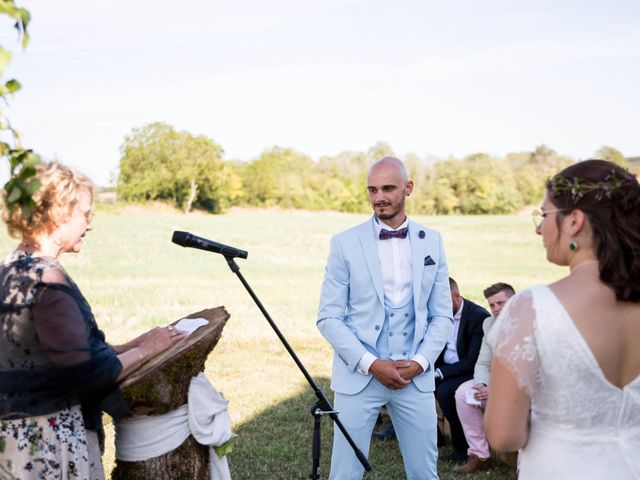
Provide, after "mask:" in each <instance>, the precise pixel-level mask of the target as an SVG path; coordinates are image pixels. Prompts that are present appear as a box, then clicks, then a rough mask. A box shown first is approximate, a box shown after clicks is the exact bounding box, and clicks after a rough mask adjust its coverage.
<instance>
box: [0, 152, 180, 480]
mask: <svg viewBox="0 0 640 480" xmlns="http://www.w3.org/2000/svg"><path fill="white" fill-rule="evenodd" d="M35 179H36V180H37V181H38V182H40V186H39V188H38V189H37V191H36V192H35V193H34V194H33V196H32V200H33V203H31V202H29V201H28V200H27V201H25V202H22V203H20V202H18V203H13V204H11V205H8V203H9V202H7V201H6V198H7V195H6V192H3V193H4V195H3V219H4V221H5V223H6V225H7V229H8V231H9V234H10V235H11V236H13V237H15V238H19V239H20V243H19V244H18V246H17V248H16V249H15V250H14V251H13V252H12V253H10V254H9V256H8V257H7V258H6V259H5V260H4V262H3V263H1V264H0V477H2V478H5V477H9V478H14V477H16V478H20V479H36V478H38V479H40V478H65V479H66V478H69V479H87V478H90V479H92V480H93V479H102V478H104V473H103V468H102V463H101V460H100V446H99V445H100V444H101V443H102V440H103V438H104V434H103V430H102V420H101V418H102V410H101V407H100V404H101V403H102V402H103V400H104V399H105V397H106V396H108V395H109V394H111V393H112V392H113V391H115V390H116V389H117V384H118V382H119V381H120V380H122V379H123V378H124V377H126V376H127V375H128V374H130V373H131V372H133V371H134V370H136V369H137V368H139V367H140V366H141V365H142V364H143V363H144V362H145V361H146V360H147V359H149V358H151V357H153V356H154V355H156V354H157V353H159V352H161V351H163V350H165V349H166V348H168V347H169V346H171V345H172V344H173V343H175V342H177V341H179V340H181V339H182V338H184V334H182V333H178V332H177V331H175V330H174V329H173V328H172V327H167V328H155V329H153V330H150V331H148V332H146V333H144V334H143V335H141V336H139V337H137V338H135V339H134V340H132V341H130V342H128V343H127V344H124V345H119V346H112V345H109V344H107V343H106V341H105V336H104V334H103V333H102V332H101V331H100V329H99V328H98V325H97V324H96V321H95V320H94V317H93V314H92V313H91V308H90V306H89V304H88V303H87V300H86V299H85V298H84V296H83V295H82V293H81V292H80V289H79V288H78V286H77V285H76V284H75V283H74V281H73V280H72V279H71V277H70V276H69V274H68V273H67V272H66V271H65V270H64V268H63V267H62V265H61V264H60V263H59V261H58V259H59V257H60V255H61V254H63V253H77V252H79V251H80V249H81V248H82V246H83V243H84V240H85V236H86V234H87V233H88V232H89V231H91V228H92V227H91V219H92V217H93V210H92V205H93V185H92V183H91V181H90V180H89V179H88V178H87V177H85V176H84V175H82V174H80V173H78V172H76V171H74V170H73V169H71V168H69V167H67V166H64V165H62V164H60V163H58V162H50V163H41V164H39V165H38V166H37V167H36V174H35ZM19 181H21V180H20V179H19V177H14V178H13V179H12V180H10V182H9V184H8V187H5V188H6V190H7V191H11V189H12V188H11V187H13V186H16V185H13V184H12V182H19ZM31 181H34V179H31ZM17 186H19V187H23V188H24V187H26V185H24V184H23V185H17Z"/></svg>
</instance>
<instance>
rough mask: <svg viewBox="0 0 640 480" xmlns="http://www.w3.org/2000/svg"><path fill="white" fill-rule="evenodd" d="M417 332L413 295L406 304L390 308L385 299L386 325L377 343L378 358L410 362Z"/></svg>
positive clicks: (384, 324) (383, 326)
mask: <svg viewBox="0 0 640 480" xmlns="http://www.w3.org/2000/svg"><path fill="white" fill-rule="evenodd" d="M414 332H415V309H414V307H413V295H412V296H411V297H410V298H409V300H407V302H406V304H405V305H403V306H401V307H398V306H389V304H388V300H387V299H386V298H385V305H384V323H383V325H382V331H381V332H380V336H379V337H378V341H377V342H376V349H377V350H378V358H380V359H388V360H408V359H409V356H410V355H411V346H412V345H413V335H414Z"/></svg>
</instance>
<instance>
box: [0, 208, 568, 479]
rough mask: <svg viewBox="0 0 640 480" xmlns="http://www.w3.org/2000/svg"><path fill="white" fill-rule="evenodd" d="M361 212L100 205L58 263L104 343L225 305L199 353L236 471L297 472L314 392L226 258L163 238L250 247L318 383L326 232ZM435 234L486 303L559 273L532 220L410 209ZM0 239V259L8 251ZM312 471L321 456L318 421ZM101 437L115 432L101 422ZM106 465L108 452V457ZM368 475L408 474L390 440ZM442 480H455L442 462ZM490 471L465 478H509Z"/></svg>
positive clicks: (243, 475) (239, 475) (251, 262)
mask: <svg viewBox="0 0 640 480" xmlns="http://www.w3.org/2000/svg"><path fill="white" fill-rule="evenodd" d="M366 218H367V216H366V215H353V214H339V213H330V212H322V213H317V212H313V213H312V212H299V211H291V212H279V211H267V210H238V211H233V212H231V213H229V214H226V215H217V216H212V215H204V214H190V215H183V214H180V213H175V212H171V211H167V210H166V209H158V210H157V211H154V210H152V209H139V208H136V209H133V208H125V209H121V210H113V209H110V210H109V211H99V212H98V215H97V216H96V218H95V220H94V231H93V232H91V233H90V234H89V236H88V238H87V241H86V242H87V243H86V246H85V248H84V249H83V251H82V252H81V253H80V254H78V255H72V254H67V255H65V256H63V257H62V258H61V262H62V264H63V265H64V266H65V267H66V268H67V270H68V271H69V272H70V274H71V275H72V276H73V278H74V279H75V280H76V282H77V283H78V285H79V286H80V288H81V289H82V291H83V293H84V294H85V296H86V297H87V298H88V299H89V301H90V303H91V305H92V306H93V309H94V313H95V316H96V318H97V320H98V323H99V324H100V326H101V328H102V329H103V330H104V331H105V332H106V334H107V338H108V339H109V341H110V342H112V343H118V342H120V341H125V340H126V339H128V338H130V337H132V336H134V335H135V334H138V333H141V332H142V331H144V330H146V329H148V328H150V327H152V326H156V325H165V324H167V323H169V322H171V321H173V320H176V319H178V318H180V317H182V316H184V315H186V314H188V313H191V312H194V311H198V310H201V309H203V308H206V307H214V306H219V305H224V306H225V307H226V308H227V310H228V311H229V313H230V314H231V318H230V320H229V322H228V324H227V326H226V328H225V331H224V333H223V337H222V339H221V340H220V343H219V344H218V346H217V347H216V349H215V350H214V351H213V353H212V354H211V355H210V357H209V359H208V361H207V368H206V373H207V375H208V377H209V378H210V379H211V381H212V383H213V384H214V385H215V386H216V387H217V388H218V389H219V390H220V391H222V392H223V393H224V394H225V396H226V398H227V399H229V400H230V413H231V417H232V419H233V423H234V429H235V430H236V431H237V432H238V433H239V435H240V438H239V440H238V442H237V446H236V449H235V450H234V452H233V453H232V454H231V455H230V459H229V461H230V465H231V472H232V476H233V477H234V478H235V479H303V478H307V477H308V475H309V472H310V468H311V457H310V446H311V429H312V417H311V415H310V414H309V408H310V407H311V405H312V404H313V403H314V400H315V397H314V395H313V393H312V391H311V390H310V389H309V388H308V386H307V383H306V381H305V379H304V377H303V376H302V375H301V374H300V373H299V371H298V370H297V367H296V366H295V364H294V363H293V361H292V360H291V358H290V357H289V355H288V354H287V353H286V351H285V350H284V348H283V347H282V346H281V345H280V343H279V341H278V340H277V338H276V336H275V334H274V333H273V331H272V330H271V328H270V327H269V325H268V323H267V322H266V320H265V319H264V318H263V317H262V315H261V313H260V312H259V310H258V309H257V307H256V306H255V305H254V303H253V301H252V300H251V298H250V297H249V295H248V294H247V293H246V291H245V290H244V288H243V287H242V285H241V284H240V282H239V280H238V279H237V278H236V277H235V275H234V274H232V273H231V271H230V270H229V268H228V266H227V265H226V262H225V261H224V259H223V257H221V256H219V255H216V254H212V253H207V252H203V251H198V250H193V249H183V248H181V247H179V246H177V245H174V244H172V243H171V234H172V232H173V231H174V230H186V231H189V232H192V233H194V234H196V235H199V236H202V237H206V238H210V239H213V240H216V241H219V242H222V243H227V244H230V245H233V246H236V247H238V248H242V249H245V250H248V251H249V257H248V259H246V260H238V264H239V265H240V268H241V271H242V273H243V275H244V276H245V277H246V279H247V281H248V282H249V283H250V284H251V286H252V287H253V289H254V290H255V292H256V294H257V295H258V296H259V297H260V299H261V300H262V302H263V303H264V305H265V307H266V308H267V310H268V311H269V312H270V314H271V316H272V317H273V319H274V320H275V321H276V323H277V324H278V325H279V327H280V329H281V330H282V332H283V333H284V335H285V337H287V339H288V340H289V342H290V343H291V344H292V346H293V347H294V349H295V350H296V352H297V353H298V355H299V357H300V359H301V360H302V362H303V363H304V364H305V366H306V367H307V369H308V370H309V372H310V373H311V374H312V376H313V377H314V378H315V379H316V381H317V382H318V384H319V385H320V386H321V387H322V388H323V389H324V390H325V391H326V392H327V394H328V395H329V396H330V398H331V395H330V391H329V387H328V382H329V377H330V364H331V348H330V346H329V345H328V344H327V343H326V342H325V341H324V339H323V338H322V337H321V336H320V334H319V333H318V331H317V329H316V327H315V316H316V308H317V304H318V296H319V291H320V284H321V281H322V275H323V268H324V262H325V260H326V256H327V253H328V245H329V238H330V236H331V235H332V234H334V233H336V232H338V231H340V230H342V229H344V228H347V227H349V226H352V225H354V224H356V223H359V222H361V221H364V220H365V219H366ZM415 220H417V221H419V222H421V223H423V224H425V225H427V226H430V227H433V228H435V229H437V230H439V231H440V232H441V233H442V234H443V237H444V241H445V248H446V251H447V256H448V261H449V268H450V274H451V275H452V276H453V277H455V278H456V280H457V281H458V283H459V285H460V288H461V292H462V295H463V296H466V297H468V298H470V299H472V300H474V301H476V302H477V303H480V304H481V305H484V299H483V297H482V290H483V288H485V287H486V286H488V285H490V284H492V283H494V282H497V281H506V282H508V283H511V284H513V285H514V286H515V287H516V289H522V288H526V287H528V286H530V285H533V284H536V283H543V282H548V281H550V280H552V279H554V278H558V277H559V276H561V275H562V270H561V269H559V268H557V267H553V266H551V265H549V264H548V263H547V262H546V261H545V258H544V250H543V248H542V245H541V241H540V238H539V237H537V236H536V235H535V234H534V232H533V225H532V222H531V220H530V217H529V216H528V215H526V214H522V215H514V216H482V217H461V216H451V217H415ZM15 243H16V242H15V241H14V240H11V239H9V238H8V237H7V236H6V234H5V233H4V232H2V234H0V254H2V255H4V254H6V253H8V252H9V251H10V250H11V249H13V248H14V246H15ZM323 428H324V429H323V449H322V453H323V457H322V472H323V475H325V476H326V474H327V473H328V464H329V458H330V452H331V448H330V446H331V428H330V425H329V422H328V420H325V423H324V426H323ZM109 431H110V432H111V431H112V430H111V429H109ZM104 460H105V467H106V469H107V472H108V471H110V470H111V466H112V464H113V450H112V449H109V450H108V451H107V452H106V455H105V459H104ZM370 461H371V463H372V465H373V467H374V470H373V471H372V472H371V473H369V474H367V475H366V476H365V478H367V479H379V480H382V479H401V478H404V474H403V470H402V462H401V459H400V454H399V451H398V448H397V444H395V443H389V442H385V443H382V444H381V443H379V442H373V444H372V451H371V455H370ZM440 475H441V478H442V479H448V478H459V477H458V476H456V475H454V474H452V473H451V470H450V467H447V466H441V468H440ZM512 476H513V473H512V469H511V468H509V467H506V466H502V467H498V468H496V469H494V470H492V471H490V472H483V473H482V474H480V475H476V476H475V477H474V478H483V479H494V480H496V479H507V478H512Z"/></svg>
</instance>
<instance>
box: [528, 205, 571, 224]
mask: <svg viewBox="0 0 640 480" xmlns="http://www.w3.org/2000/svg"><path fill="white" fill-rule="evenodd" d="M562 211H564V209H562V208H557V209H556V210H546V211H542V210H538V209H537V208H536V209H535V210H534V211H533V212H531V216H532V217H533V224H534V225H535V226H536V228H538V227H539V226H540V225H542V222H544V219H545V218H546V217H547V215H549V214H550V213H557V212H562Z"/></svg>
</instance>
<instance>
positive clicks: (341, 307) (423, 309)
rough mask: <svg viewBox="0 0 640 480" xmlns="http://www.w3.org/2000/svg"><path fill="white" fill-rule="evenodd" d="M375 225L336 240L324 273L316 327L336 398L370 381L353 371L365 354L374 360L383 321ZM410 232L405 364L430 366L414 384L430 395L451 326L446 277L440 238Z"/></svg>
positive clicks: (411, 224) (368, 224)
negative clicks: (411, 312) (420, 361)
mask: <svg viewBox="0 0 640 480" xmlns="http://www.w3.org/2000/svg"><path fill="white" fill-rule="evenodd" d="M374 221H375V220H374V217H373V216H372V217H371V219H370V220H368V221H367V222H365V223H363V224H360V225H357V226H355V227H352V228H350V229H348V230H345V231H343V232H341V233H339V234H337V235H335V236H334V237H333V238H332V239H331V249H330V252H329V258H328V260H327V266H326V268H325V275H324V281H323V283H322V291H321V293H320V307H319V309H318V320H317V322H316V324H317V326H318V329H319V330H320V332H321V333H322V335H323V336H324V337H325V338H326V339H327V341H328V342H329V343H330V344H331V345H332V346H333V348H334V351H335V354H334V358H333V373H332V379H331V389H332V390H333V391H335V392H339V393H345V394H355V393H358V392H360V391H361V390H362V389H363V388H364V387H366V386H367V384H368V383H369V382H370V381H371V378H373V376H372V375H371V374H370V373H369V374H368V375H362V374H360V373H359V372H358V371H357V369H356V367H357V365H358V362H359V361H360V359H361V358H362V356H363V355H364V354H365V352H367V351H368V352H371V353H373V354H374V355H376V356H377V352H376V341H377V340H378V336H379V335H380V332H381V330H382V325H383V322H384V318H385V311H384V288H383V283H382V269H381V266H380V260H379V258H378V247H377V245H376V238H375V230H374V226H373V222H374ZM408 226H409V238H410V241H411V258H412V269H413V299H414V308H415V332H414V339H413V345H412V348H411V352H410V355H409V358H412V357H413V356H414V355H415V354H416V353H419V354H421V355H423V356H424V357H425V358H426V359H427V361H428V362H429V365H430V368H428V369H427V371H426V372H423V373H422V374H421V375H418V376H417V377H415V378H414V379H413V382H414V384H415V385H416V387H417V388H418V389H419V390H421V391H423V392H429V391H433V390H434V388H435V385H434V378H433V368H431V366H432V365H433V364H434V363H435V361H436V358H438V355H439V354H440V352H442V349H443V348H444V345H445V343H446V341H447V339H448V338H449V333H450V330H451V328H452V325H453V314H452V306H451V292H450V289H449V274H448V271H447V261H446V258H445V254H444V247H443V245H442V238H441V236H440V234H439V233H438V232H436V231H435V230H432V229H430V228H427V227H423V226H422V225H419V224H417V223H415V222H412V221H411V220H409V225H408ZM420 232H424V235H422V234H421V233H420ZM421 236H422V238H421ZM428 257H430V258H431V260H428ZM427 263H429V264H430V263H433V264H432V265H427Z"/></svg>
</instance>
